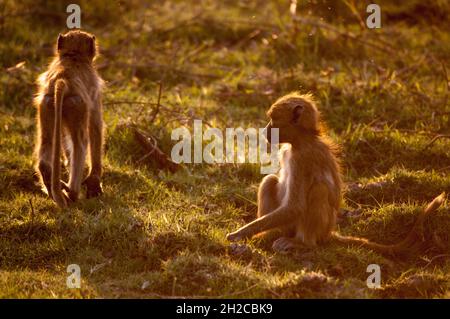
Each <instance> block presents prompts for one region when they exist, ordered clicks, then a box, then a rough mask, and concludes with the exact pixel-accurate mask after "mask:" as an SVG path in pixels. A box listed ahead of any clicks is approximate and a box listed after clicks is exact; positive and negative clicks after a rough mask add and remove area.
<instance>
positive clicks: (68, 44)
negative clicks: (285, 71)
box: [56, 30, 97, 60]
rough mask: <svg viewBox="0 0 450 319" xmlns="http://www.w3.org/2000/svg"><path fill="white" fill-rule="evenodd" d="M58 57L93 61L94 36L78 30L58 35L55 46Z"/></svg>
mask: <svg viewBox="0 0 450 319" xmlns="http://www.w3.org/2000/svg"><path fill="white" fill-rule="evenodd" d="M56 48H57V51H58V54H59V56H61V57H72V58H87V59H89V60H92V59H94V57H95V55H96V52H97V48H96V45H95V36H94V35H92V34H89V33H87V32H83V31H80V30H74V31H69V32H67V33H66V34H59V36H58V41H57V45H56Z"/></svg>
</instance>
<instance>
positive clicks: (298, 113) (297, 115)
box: [292, 105, 303, 123]
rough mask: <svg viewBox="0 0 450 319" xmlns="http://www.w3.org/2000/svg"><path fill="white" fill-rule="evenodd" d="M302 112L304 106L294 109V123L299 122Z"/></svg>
mask: <svg viewBox="0 0 450 319" xmlns="http://www.w3.org/2000/svg"><path fill="white" fill-rule="evenodd" d="M302 112H303V105H297V106H296V107H295V108H294V111H293V115H292V121H293V122H294V123H296V122H297V120H298V119H299V117H300V114H302Z"/></svg>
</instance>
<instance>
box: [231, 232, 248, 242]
mask: <svg viewBox="0 0 450 319" xmlns="http://www.w3.org/2000/svg"><path fill="white" fill-rule="evenodd" d="M243 239H244V236H243V235H242V234H241V233H240V232H239V231H235V232H234V233H229V234H227V240H228V241H240V240H243Z"/></svg>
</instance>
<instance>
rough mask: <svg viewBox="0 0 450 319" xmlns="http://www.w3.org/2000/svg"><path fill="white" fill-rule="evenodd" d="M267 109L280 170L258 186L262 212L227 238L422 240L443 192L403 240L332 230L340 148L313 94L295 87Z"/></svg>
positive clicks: (396, 249) (285, 245)
mask: <svg viewBox="0 0 450 319" xmlns="http://www.w3.org/2000/svg"><path fill="white" fill-rule="evenodd" d="M267 114H268V116H269V117H270V119H271V120H270V122H269V124H268V126H267V130H266V132H267V133H266V134H267V135H266V136H267V138H268V141H269V142H270V129H271V128H278V129H279V142H280V144H284V145H283V146H282V148H281V151H280V154H281V158H280V166H281V167H280V171H279V173H278V174H277V175H273V174H272V175H268V176H266V177H265V178H264V179H263V180H262V182H261V184H260V186H259V191H258V218H257V219H256V220H255V221H253V222H251V223H249V224H247V225H245V226H243V227H242V228H240V229H239V230H237V231H235V232H233V233H231V234H228V235H227V239H228V240H230V241H237V240H242V239H244V238H250V237H252V236H253V235H256V234H258V233H260V232H263V231H267V230H270V229H274V228H281V229H282V230H283V231H284V234H285V237H281V238H279V239H277V240H276V241H275V242H274V243H273V248H274V249H275V250H277V251H284V250H287V249H290V248H293V247H295V246H297V245H300V244H304V245H307V246H316V245H317V244H318V243H321V242H325V241H328V240H331V239H333V240H336V241H337V242H339V243H344V244H357V245H361V246H364V247H367V248H370V249H373V250H375V251H378V252H381V253H387V254H398V253H403V252H406V251H408V250H410V249H411V248H412V247H415V246H416V244H417V243H418V242H420V240H421V236H422V229H423V222H424V219H425V217H426V216H427V215H428V214H430V213H431V212H433V211H435V210H436V209H437V208H438V207H439V206H440V205H441V204H442V202H443V201H444V194H442V195H440V196H439V197H437V198H435V199H434V201H433V202H432V203H431V204H430V205H428V207H427V208H426V209H425V210H424V212H423V213H422V214H421V215H420V216H419V218H418V219H417V221H416V224H415V226H414V227H413V229H412V231H411V232H410V233H409V235H408V236H407V237H406V238H405V240H403V241H402V242H400V243H397V244H394V245H381V244H377V243H373V242H370V241H368V240H366V239H364V238H357V237H345V236H341V235H339V234H337V233H336V232H334V229H335V226H336V217H337V213H338V211H339V207H340V203H341V197H342V178H341V172H340V165H339V161H338V158H337V155H336V154H337V150H338V148H337V146H336V145H335V144H333V143H332V142H331V141H330V139H329V138H328V137H327V136H326V134H325V132H324V129H323V126H322V124H321V121H320V113H319V111H318V110H317V107H316V104H315V102H314V100H313V98H312V96H311V95H309V94H308V95H301V94H298V93H291V94H289V95H286V96H284V97H282V98H280V99H279V100H278V101H276V102H275V103H274V104H273V105H272V106H271V108H270V109H269V111H268V113H267ZM291 234H293V236H289V235H291Z"/></svg>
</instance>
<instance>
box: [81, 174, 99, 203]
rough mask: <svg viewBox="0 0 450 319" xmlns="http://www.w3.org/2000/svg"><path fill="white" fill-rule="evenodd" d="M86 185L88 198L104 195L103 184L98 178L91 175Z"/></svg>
mask: <svg viewBox="0 0 450 319" xmlns="http://www.w3.org/2000/svg"><path fill="white" fill-rule="evenodd" d="M83 184H84V185H86V188H87V191H86V198H92V197H97V196H100V195H101V194H103V189H102V184H101V183H100V178H99V177H98V176H93V175H90V176H88V178H86V179H85V181H84V182H83Z"/></svg>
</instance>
